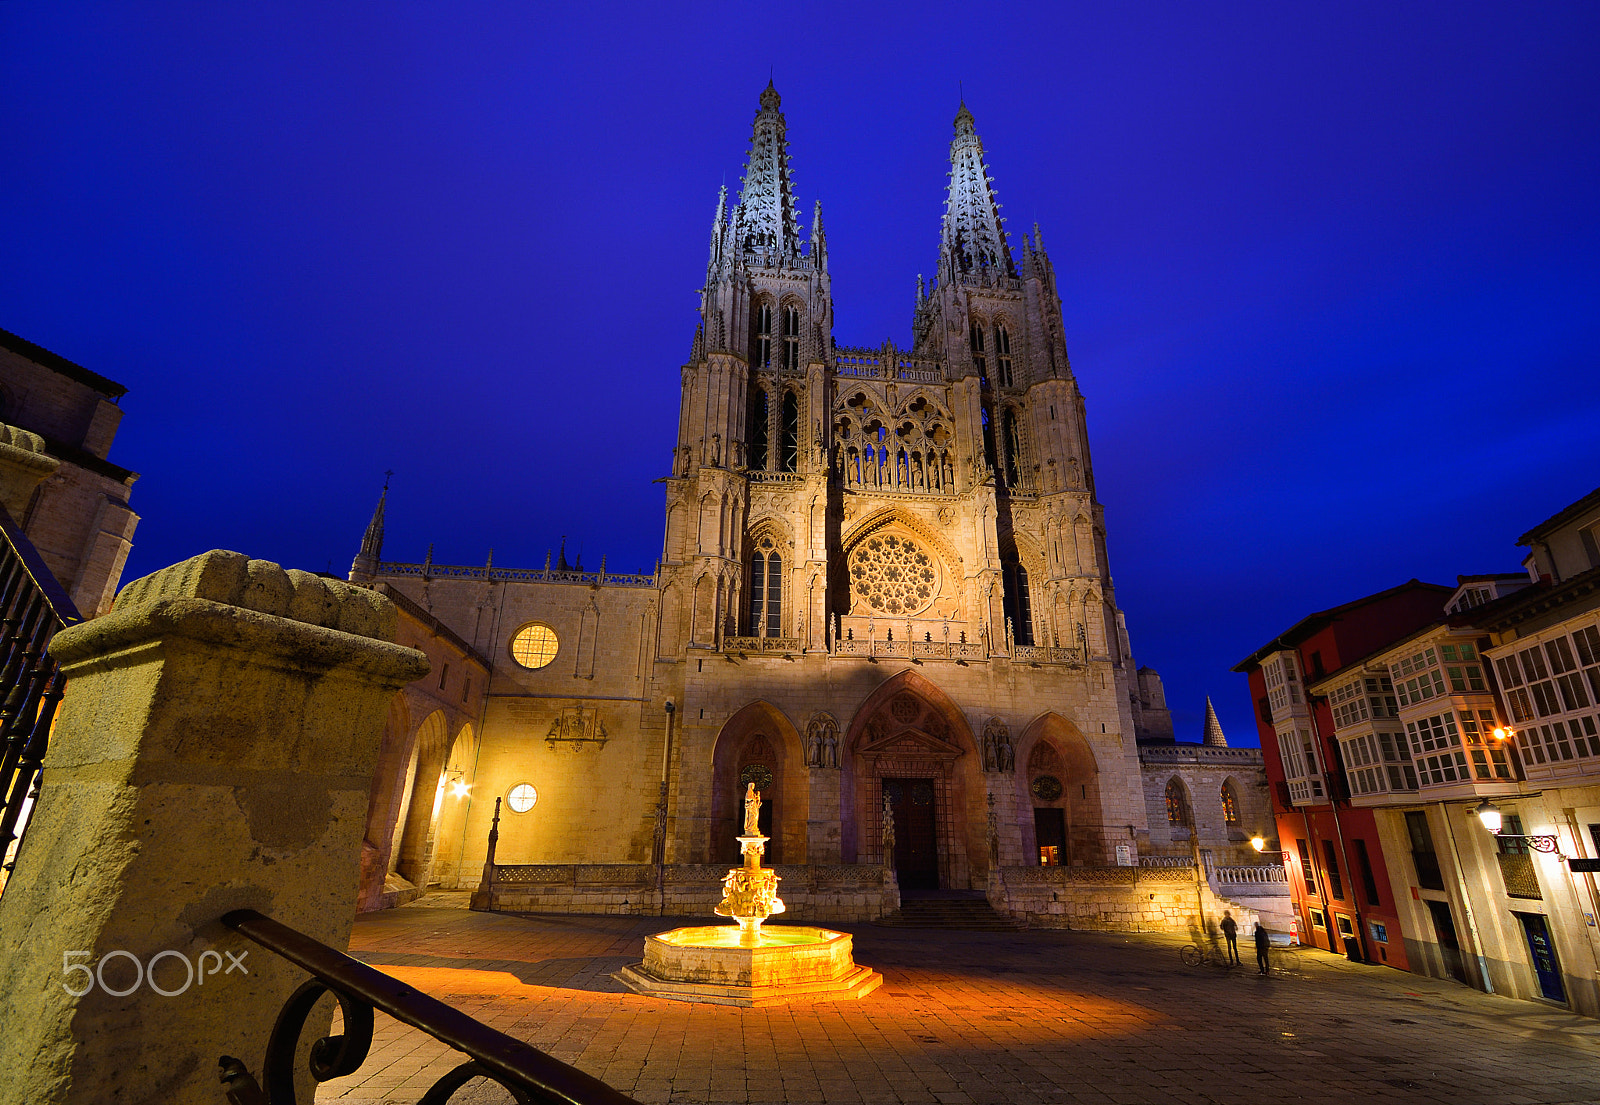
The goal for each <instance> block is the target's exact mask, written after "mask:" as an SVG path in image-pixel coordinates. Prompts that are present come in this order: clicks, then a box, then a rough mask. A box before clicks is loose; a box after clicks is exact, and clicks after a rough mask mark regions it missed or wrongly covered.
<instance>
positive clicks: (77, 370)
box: [0, 329, 128, 399]
mask: <svg viewBox="0 0 1600 1105" xmlns="http://www.w3.org/2000/svg"><path fill="white" fill-rule="evenodd" d="M0 348H5V349H9V350H11V352H13V353H15V354H17V355H18V356H19V357H26V358H28V360H30V361H32V362H33V363H34V364H36V365H40V366H42V367H44V368H48V369H50V370H51V371H52V372H58V373H60V374H61V375H62V376H67V377H70V378H71V379H74V380H76V381H78V383H80V384H87V385H89V386H90V387H92V388H94V390H96V391H98V392H99V393H100V394H101V395H104V396H106V397H107V398H108V399H120V398H122V397H123V396H124V395H126V394H128V389H127V388H125V387H123V386H122V385H121V384H119V383H117V382H116V381H115V380H110V379H107V378H106V377H104V376H102V375H100V374H99V373H98V372H91V371H90V370H89V369H87V368H84V367H83V366H82V365H81V364H78V363H77V362H75V361H69V360H67V359H66V358H65V357H63V356H62V355H61V354H59V353H52V352H50V350H48V349H46V348H45V347H44V346H42V345H35V344H34V343H33V342H31V341H29V340H28V339H27V338H23V337H18V336H17V335H16V334H13V333H12V332H11V331H10V330H6V329H0Z"/></svg>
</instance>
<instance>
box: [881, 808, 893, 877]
mask: <svg viewBox="0 0 1600 1105" xmlns="http://www.w3.org/2000/svg"><path fill="white" fill-rule="evenodd" d="M883 865H884V866H885V867H893V866H894V800H893V799H892V798H891V797H890V796H889V792H888V791H884V794H883Z"/></svg>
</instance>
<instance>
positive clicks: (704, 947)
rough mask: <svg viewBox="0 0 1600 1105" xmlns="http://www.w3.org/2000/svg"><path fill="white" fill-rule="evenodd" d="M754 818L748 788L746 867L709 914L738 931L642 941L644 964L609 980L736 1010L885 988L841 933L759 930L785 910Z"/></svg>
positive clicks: (680, 933) (707, 929) (756, 806)
mask: <svg viewBox="0 0 1600 1105" xmlns="http://www.w3.org/2000/svg"><path fill="white" fill-rule="evenodd" d="M760 819H761V793H760V792H759V791H758V790H757V789H756V785H755V783H747V784H746V785H745V791H744V831H743V832H742V833H741V834H740V835H739V836H738V838H737V839H738V841H739V851H740V854H741V855H742V856H743V857H744V864H743V865H742V866H740V867H735V868H733V869H732V870H730V871H729V872H728V873H727V874H726V875H725V876H723V879H722V901H721V902H719V903H718V904H717V906H716V908H715V910H714V912H715V913H716V914H717V916H719V917H731V918H732V919H733V920H734V921H735V922H736V926H729V925H710V926H704V927H698V928H680V929H673V930H672V931H671V932H663V933H658V934H657V935H655V936H649V937H646V938H645V942H644V962H643V963H639V964H637V965H634V966H629V967H624V968H622V970H620V971H618V972H617V973H616V975H615V976H613V977H615V978H616V979H617V980H618V981H620V982H622V983H623V984H624V985H626V986H627V987H628V988H629V989H631V990H634V991H635V992H637V993H640V994H647V995H650V996H652V997H660V998H672V999H674V1000H676V1001H696V1002H708V1003H711V1004H716V1005H740V1006H764V1005H781V1004H785V1003H788V1002H802V1001H828V1000H832V999H838V998H861V997H865V996H866V995H868V994H870V993H871V992H872V991H874V990H876V989H877V988H878V987H879V986H881V985H882V984H883V976H882V975H880V974H879V973H878V972H877V971H874V970H872V969H871V968H870V967H861V966H858V965H857V964H856V962H855V959H854V957H853V956H852V954H851V945H852V939H851V936H850V934H849V933H847V932H835V931H833V930H831V929H824V928H813V927H811V926H806V925H781V926H773V927H771V928H767V929H763V928H762V927H761V926H762V922H764V921H765V920H766V919H767V918H768V917H770V916H772V915H773V914H774V913H782V912H784V910H785V906H784V904H783V899H782V898H780V897H778V873H777V872H776V871H773V870H771V869H770V868H766V867H762V866H761V857H762V856H763V855H764V854H765V852H766V844H767V840H768V838H767V837H765V836H763V835H762V834H761V823H760Z"/></svg>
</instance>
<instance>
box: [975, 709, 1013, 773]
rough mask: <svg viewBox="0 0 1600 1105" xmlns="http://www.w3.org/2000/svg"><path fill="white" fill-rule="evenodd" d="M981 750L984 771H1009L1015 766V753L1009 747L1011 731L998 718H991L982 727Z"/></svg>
mask: <svg viewBox="0 0 1600 1105" xmlns="http://www.w3.org/2000/svg"><path fill="white" fill-rule="evenodd" d="M981 748H982V753H983V770H985V771H1010V770H1011V769H1012V768H1013V767H1014V766H1015V765H1016V753H1015V750H1013V749H1012V747H1011V730H1009V729H1007V728H1006V723H1005V722H1003V721H1001V720H1000V719H999V718H994V717H992V718H990V719H989V721H988V723H987V724H985V725H984V727H983V740H982V742H981Z"/></svg>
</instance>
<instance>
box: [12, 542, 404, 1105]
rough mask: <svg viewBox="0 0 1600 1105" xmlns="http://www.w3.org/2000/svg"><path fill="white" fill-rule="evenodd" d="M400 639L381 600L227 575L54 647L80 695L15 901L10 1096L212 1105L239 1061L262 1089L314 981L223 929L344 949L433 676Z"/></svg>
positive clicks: (276, 573)
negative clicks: (281, 1017)
mask: <svg viewBox="0 0 1600 1105" xmlns="http://www.w3.org/2000/svg"><path fill="white" fill-rule="evenodd" d="M394 631H395V611H394V607H393V606H392V605H391V604H390V603H389V601H388V600H387V599H385V598H384V597H383V596H381V595H379V594H377V593H376V592H373V591H367V590H364V589H361V588H358V587H352V586H350V585H348V584H344V583H338V582H333V581H328V580H324V579H321V578H319V577H317V576H314V575H311V574H310V573H307V572H298V571H291V572H285V571H283V570H282V569H280V568H279V567H278V566H277V565H275V564H269V563H267V562H265V561H260V560H249V559H248V558H246V557H244V556H242V555H240V554H238V553H231V552H210V553H206V554H204V555H202V556H198V557H195V558H194V559H192V560H187V561H184V562H183V563H181V564H177V565H174V566H173V567H170V568H167V569H165V570H164V571H160V572H157V573H155V574H154V575H151V576H147V577H145V578H144V579H141V580H136V581H135V582H133V583H131V584H129V585H128V586H127V587H126V588H125V589H124V590H123V592H122V594H121V595H120V596H119V597H118V600H117V603H116V605H115V608H114V609H113V610H112V612H111V613H109V614H107V615H105V616H104V617H102V618H99V619H96V620H95V621H93V622H89V623H87V624H85V625H82V626H77V627H74V628H72V629H67V630H63V631H62V632H60V633H58V634H57V635H56V637H55V640H54V641H53V642H52V644H51V652H52V653H54V654H55V656H56V657H57V658H58V659H59V660H60V661H61V663H62V671H63V672H64V673H65V674H66V676H67V678H68V686H67V694H66V698H65V699H64V700H63V703H62V707H61V712H60V714H59V716H58V718H57V722H56V726H55V731H54V734H53V735H52V737H51V743H50V749H49V752H48V753H47V755H46V757H45V761H44V770H43V775H42V779H41V785H40V796H39V803H38V806H37V808H36V810H35V812H34V814H33V820H32V823H31V825H30V827H29V830H28V834H27V836H26V838H25V839H24V841H23V846H22V850H21V854H20V855H19V857H18V862H17V866H16V872H15V875H14V876H13V878H12V880H11V882H10V884H9V885H8V886H7V887H6V890H5V894H4V895H3V896H0V1023H3V1024H5V1025H6V1030H5V1032H3V1033H0V1086H9V1087H10V1090H8V1091H6V1092H5V1093H4V1094H3V1095H0V1096H4V1097H5V1098H6V1099H7V1100H13V1101H28V1102H33V1103H42V1102H52V1103H77V1102H82V1103H85V1105H89V1103H93V1102H104V1101H128V1102H135V1101H138V1102H144V1101H161V1102H168V1103H182V1105H187V1103H190V1102H193V1103H196V1105H198V1103H200V1102H206V1103H208V1105H215V1103H216V1102H218V1101H220V1100H221V1099H222V1093H221V1088H220V1086H219V1083H218V1080H217V1062H218V1059H219V1057H220V1056H222V1055H224V1054H228V1055H235V1056H238V1057H240V1058H241V1059H243V1060H244V1062H245V1063H246V1065H247V1066H249V1067H250V1069H251V1070H252V1071H253V1072H254V1073H256V1074H258V1075H259V1074H260V1069H261V1061H262V1058H263V1056H264V1054H265V1051H266V1043H267V1037H268V1035H269V1033H270V1031H271V1027H272V1024H273V1021H274V1019H275V1018H276V1017H277V1015H278V1012H279V1009H280V1008H281V1007H282V1005H283V1002H284V1000H285V999H286V998H287V997H288V995H289V994H290V993H291V992H292V991H293V989H294V988H295V987H296V986H297V985H299V983H300V982H301V981H303V980H304V978H305V975H304V973H303V972H301V971H300V970H299V969H298V968H293V967H291V966H289V965H288V964H287V963H285V962H284V961H283V960H280V959H278V958H277V957H276V956H274V955H273V954H272V953H270V952H268V951H266V950H265V949H264V948H260V947H258V946H257V945H255V944H253V943H251V942H250V941H248V940H246V939H245V938H244V937H242V936H239V935H238V934H236V933H234V932H232V931H231V930H229V929H227V928H225V927H224V926H222V925H221V924H220V922H219V921H218V918H220V917H221V916H222V915H223V914H224V913H226V912H228V911H229V910H232V909H239V908H251V909H256V910H259V911H261V912H262V913H264V914H266V915H267V916H269V917H272V918H273V919H275V920H278V921H281V922H283V923H285V924H287V925H290V926H292V927H294V928H296V929H299V930H300V931H301V932H304V933H307V934H309V935H310V936H313V937H315V938H316V939H318V940H321V941H323V942H324V943H327V944H330V945H332V946H334V947H335V948H340V949H342V948H344V947H345V946H346V945H347V942H348V940H349V935H350V926H351V922H352V920H353V919H354V915H355V891H356V877H357V869H358V863H359V857H360V848H361V835H362V828H363V823H364V821H365V813H366V808H367V793H368V789H369V788H370V787H371V785H372V771H373V766H374V763H375V761H376V758H377V753H378V744H379V737H380V734H381V731H382V728H383V719H384V714H385V711H386V709H387V707H388V703H389V700H390V699H391V698H392V697H393V695H394V693H395V691H396V689H397V688H399V687H400V686H402V685H404V684H405V683H408V682H410V681H412V680H414V679H417V678H420V677H421V676H422V675H424V674H425V673H426V672H427V661H426V659H425V658H424V657H423V656H422V654H421V653H419V652H416V651H415V650H413V649H409V648H403V647H401V646H399V645H395V644H392V643H390V642H392V641H393V638H394ZM75 952H81V953H87V954H84V955H77V956H73V955H71V954H70V953H75ZM203 953H223V954H210V955H205V958H202V955H203ZM228 953H231V954H232V955H234V956H240V957H241V959H242V962H243V964H244V968H245V969H247V970H248V972H249V973H248V974H244V973H242V972H241V971H240V970H239V969H237V968H231V967H230V969H229V970H227V971H223V970H220V969H219V968H220V967H221V965H222V964H223V963H227V962H228V959H227V958H226V955H227V954H228ZM64 954H67V955H68V959H69V961H72V962H76V963H81V964H84V965H86V966H88V967H89V968H91V970H92V969H94V968H95V967H96V966H97V965H101V966H102V969H101V970H100V972H99V973H100V975H101V976H102V977H101V978H86V976H85V974H84V973H83V972H81V971H78V972H72V973H71V974H67V973H66V972H65V971H64V965H63V955H64ZM108 956H109V957H110V958H106V957H108ZM158 957H159V958H158ZM135 960H137V962H138V963H139V964H141V969H142V970H143V971H144V973H145V974H146V977H145V979H144V981H142V982H140V983H139V984H138V985H137V986H135V985H134V983H135V980H136V978H137V977H138V975H137V974H136V971H135V968H134V966H133V962H134V961H135ZM213 960H214V961H215V962H214V963H213V962H212V961H213ZM153 961H154V962H153ZM152 962H153V965H152ZM195 965H198V966H199V968H200V971H201V972H202V973H201V974H200V975H199V977H198V978H196V979H194V980H193V984H187V983H189V981H190V970H191V968H192V967H193V966H195ZM207 972H210V973H207ZM87 981H93V983H94V985H93V986H92V987H89V986H88V985H87ZM68 989H70V990H73V991H79V992H81V996H72V995H71V994H70V993H68V992H67V990H68ZM108 990H114V991H119V992H121V991H125V993H124V994H123V996H116V995H115V994H113V993H111V992H108ZM160 991H166V992H167V993H169V994H171V995H172V996H162V993H161V992H160ZM330 1016H331V1014H330V1015H324V1016H323V1017H322V1018H321V1021H320V1023H319V1022H318V1019H317V1018H316V1017H313V1018H312V1021H311V1022H310V1023H309V1024H308V1026H307V1032H306V1037H305V1038H306V1039H308V1040H309V1039H314V1038H316V1037H315V1036H314V1035H313V1033H319V1030H320V1031H322V1032H325V1031H326V1028H327V1024H328V1022H329V1019H330ZM319 1034H320V1033H319ZM304 1081H305V1080H304V1079H302V1082H303V1083H304ZM302 1099H303V1100H309V1097H308V1096H307V1097H303V1098H302Z"/></svg>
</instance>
